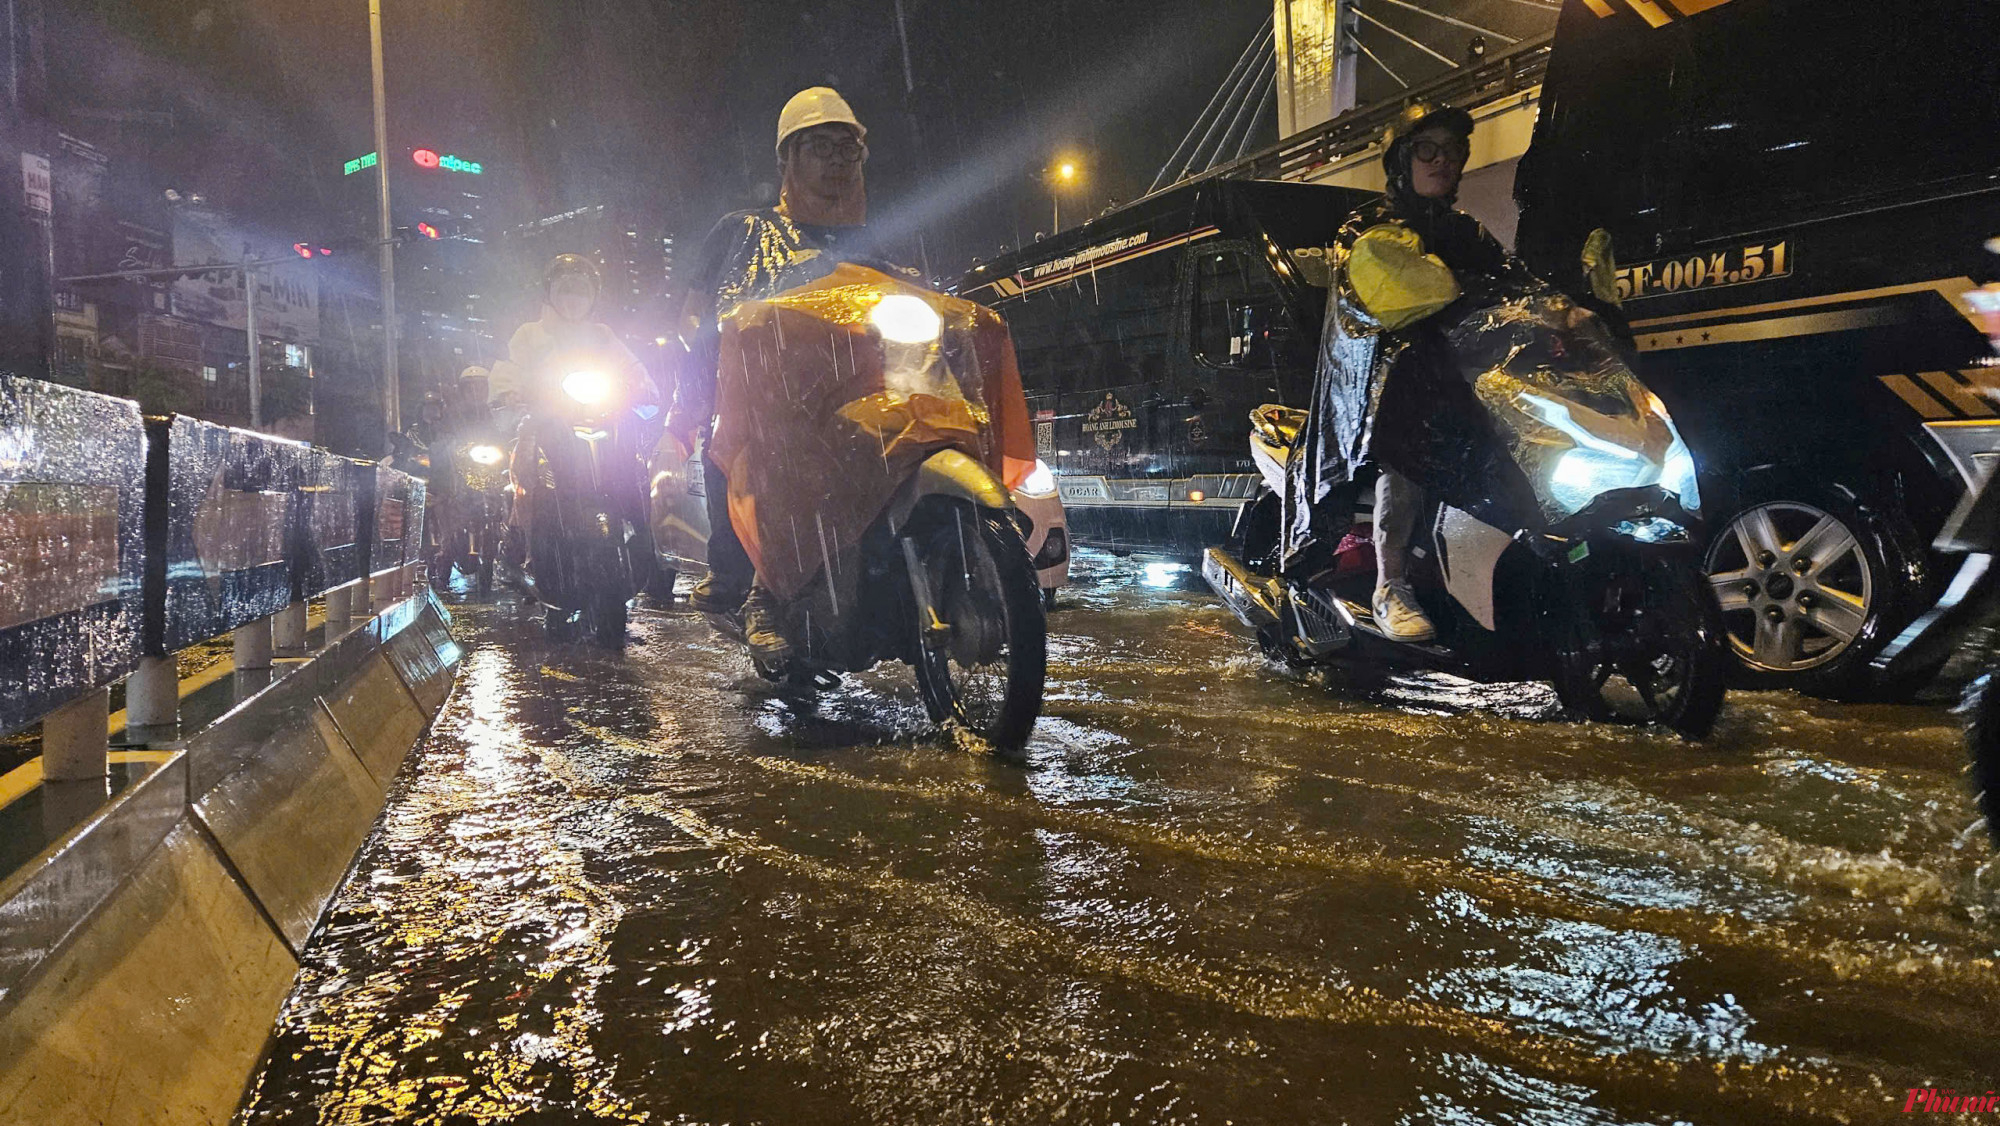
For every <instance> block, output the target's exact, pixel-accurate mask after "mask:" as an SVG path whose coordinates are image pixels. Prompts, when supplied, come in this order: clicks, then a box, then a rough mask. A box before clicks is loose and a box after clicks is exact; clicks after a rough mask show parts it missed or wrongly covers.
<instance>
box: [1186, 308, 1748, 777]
mask: <svg viewBox="0 0 2000 1126" xmlns="http://www.w3.org/2000/svg"><path fill="white" fill-rule="evenodd" d="M1560 300H1561V299H1559V298H1547V297H1532V298H1521V299H1518V300H1514V301H1510V302H1507V303H1504V304H1503V305H1501V306H1498V307H1495V308H1487V309H1478V308H1474V309H1472V310H1470V311H1468V312H1466V313H1464V314H1463V319H1462V320H1461V321H1459V322H1458V324H1457V326H1456V327H1454V328H1453V329H1452V330H1451V331H1450V333H1449V334H1448V335H1449V336H1450V338H1451V340H1452V343H1453V345H1454V347H1455V348H1456V349H1457V353H1456V354H1457V355H1458V356H1459V357H1460V358H1461V360H1462V362H1464V363H1466V364H1467V366H1468V367H1469V368H1470V369H1471V370H1473V371H1476V372H1478V373H1479V374H1478V377H1477V379H1475V380H1469V382H1470V383H1471V384H1472V386H1473V387H1474V390H1475V394H1476V397H1477V398H1478V400H1479V402H1480V405H1481V406H1482V407H1483V408H1484V409H1485V411H1486V412H1487V415H1488V421H1489V422H1490V424H1491V425H1492V427H1493V429H1494V430H1495V431H1496V432H1497V433H1499V434H1500V435H1502V441H1503V443H1504V444H1505V445H1506V447H1507V453H1508V454H1510V455H1511V459H1510V460H1511V462H1512V463H1513V467H1515V468H1518V471H1519V472H1520V474H1521V476H1522V477H1523V478H1525V484H1526V487H1527V491H1528V492H1529V493H1532V496H1533V501H1534V506H1535V513H1534V515H1533V517H1532V518H1530V519H1529V520H1528V521H1527V523H1526V524H1525V525H1524V526H1523V527H1521V528H1519V529H1518V530H1517V531H1515V532H1514V533H1512V534H1510V533H1509V532H1507V531H1503V530H1502V529H1501V528H1499V527H1496V526H1494V525H1493V524H1492V523H1489V522H1486V521H1484V520H1481V519H1480V518H1478V517H1476V516H1474V515H1472V514H1471V513H1470V512H1467V511H1465V510H1463V509H1461V508H1457V507H1454V506H1453V505H1451V504H1449V503H1446V502H1444V501H1442V500H1440V499H1438V498H1437V497H1434V496H1431V497H1427V501H1426V507H1425V508H1424V510H1423V512H1422V514H1421V516H1419V518H1418V520H1417V522H1416V534H1415V535H1414V536H1413V538H1412V544H1411V550H1410V553H1409V554H1410V560H1409V573H1408V578H1409V581H1410V583H1411V585H1412V587H1413V588H1414V590H1415V592H1416V595H1417V597H1418V599H1419V601H1420V602H1421V604H1422V606H1423V608H1424V610H1425V612H1426V614H1427V616H1429V617H1430V618H1431V620H1432V622H1433V623H1434V624H1435V626H1436V630H1437V633H1436V637H1435V638H1434V639H1433V640H1428V641H1421V642H1414V641H1407V640H1400V639H1396V638H1392V637H1391V636H1389V635H1388V634H1387V633H1386V632H1385V631H1384V630H1383V629H1382V628H1381V627H1380V626H1378V625H1377V624H1376V622H1375V620H1374V616H1373V613H1372V611H1371V608H1370V607H1371V604H1372V595H1373V592H1374V588H1375V583H1376V566H1375V558H1374V545H1373V542H1372V537H1371V535H1370V529H1369V528H1368V527H1367V526H1366V523H1365V521H1366V519H1367V517H1364V515H1363V514H1361V513H1356V514H1355V517H1354V520H1355V523H1354V525H1353V527H1352V528H1351V529H1350V530H1348V531H1347V532H1346V534H1345V535H1344V536H1342V537H1341V538H1340V539H1339V540H1338V544H1337V546H1336V547H1335V548H1334V549H1333V551H1332V552H1331V562H1330V564H1328V565H1326V566H1324V567H1316V569H1315V570H1314V572H1313V573H1311V574H1299V573H1291V572H1288V571H1286V570H1285V569H1284V568H1282V567H1280V566H1279V556H1280V555H1281V551H1280V546H1281V544H1280V541H1281V539H1282V538H1283V537H1282V532H1281V524H1282V521H1283V509H1284V498H1285V495H1286V484H1287V475H1288V465H1289V462H1290V460H1291V459H1292V457H1293V456H1294V453H1295V450H1297V449H1298V447H1299V445H1300V435H1301V431H1302V430H1303V429H1304V427H1305V424H1306V412H1305V411H1301V410H1294V409H1290V408H1286V407H1283V406H1277V405H1268V406H1264V407H1260V408H1258V409H1257V410H1256V411H1255V412H1253V414H1252V434H1251V439H1250V447H1251V448H1250V454H1251V459H1252V461H1253V462H1254V463H1255V464H1256V466H1257V467H1258V470H1259V475H1260V476H1261V477H1262V479H1263V481H1262V485H1261V486H1260V489H1259V492H1258V493H1257V495H1256V496H1255V497H1253V498H1252V499H1251V500H1249V501H1246V502H1245V503H1244V504H1243V506H1242V507H1241V509H1240V510H1239V512H1238V515H1237V519H1236V523H1235V526H1234V529H1233V531H1232V533H1231V537H1230V540H1229V543H1228V544H1227V545H1226V546H1223V547H1214V548H1210V549H1209V550H1208V551H1207V553H1206V555H1205V557H1204V559H1203V565H1202V572H1203V576H1204V577H1205V578H1206V579H1207V580H1208V583H1209V585H1210V586H1211V587H1212V588H1214V590H1215V592H1216V593H1217V595H1219V596H1220V597H1221V598H1222V600H1223V601H1224V602H1225V603H1226V604H1227V605H1228V606H1229V608H1230V609H1231V610H1232V611H1233V612H1234V613H1235V615H1236V617H1237V618H1238V619H1239V620H1241V621H1242V622H1243V623H1244V624H1245V625H1247V626H1249V627H1250V628H1251V629H1253V630H1255V631H1256V633H1257V637H1258V640H1259V643H1260V644H1261V645H1262V646H1263V648H1264V649H1265V651H1266V652H1268V653H1271V654H1273V655H1275V656H1278V657H1280V658H1282V659H1284V660H1285V661H1287V662H1288V663H1291V664H1294V665H1300V666H1309V665H1329V666H1341V667H1346V668H1348V669H1351V670H1354V671H1358V672H1361V673H1363V674H1364V675H1366V674H1376V675H1379V674H1382V673H1386V672H1388V671H1391V670H1397V669H1429V670H1435V671H1440V672H1446V673H1451V674H1454V675H1457V676H1461V677H1465V678H1467V679H1470V680H1475V681H1480V682H1484V683H1494V682H1504V681H1520V680H1545V681H1549V682H1551V683H1552V684H1553V685H1554V687H1555V689H1556V693H1557V696H1558V697H1559V699H1560V700H1561V701H1562V703H1563V705H1564V707H1565V709H1566V710H1567V711H1568V712H1569V713H1570V714H1572V715H1574V716H1578V717H1581V718H1586V719H1590V720H1597V721H1605V722H1624V723H1635V724H1660V725H1664V726H1666V727H1669V728H1671V729H1673V730H1674V731H1676V732H1678V733H1679V734H1680V735H1682V736H1683V737H1685V738H1689V739H1699V738H1702V737H1703V736H1705V735H1707V734H1708V732H1709V730H1710V729H1711V728H1712V727H1713V725H1714V723H1715V720H1716V716H1717V714H1718V712H1719V711H1720V709H1721V705H1722V699H1723V694H1724V687H1725V676H1726V672H1727V669H1728V655H1727V652H1726V650H1725V649H1724V642H1723V632H1722V622H1721V611H1720V608H1719V606H1718V604H1717V601H1716V599H1715V597H1714V595H1713V594H1712V593H1711V592H1710V590H1709V585H1708V582H1707V580H1706V578H1705V576H1704V575H1703V573H1702V570H1701V559H1700V557H1699V555H1698V554H1697V552H1696V550H1695V546H1694V545H1695V542H1696V541H1695V539H1694V538H1693V537H1692V536H1691V530H1692V528H1693V526H1694V520H1695V516H1694V513H1693V512H1692V511H1691V510H1693V509H1698V507H1699V504H1700V500H1699V494H1698V490H1697V487H1696V483H1695V472H1694V462H1693V459H1692V458H1691V457H1690V455H1689V453H1688V450H1687V447H1686V445H1685V444H1684V443H1683V442H1682V441H1681V439H1680V437H1679V435H1678V433H1676V432H1675V430H1674V428H1673V424H1672V421H1671V419H1669V418H1668V416H1667V412H1666V408H1665V406H1664V404H1662V403H1661V402H1660V400H1659V399H1658V398H1657V397H1655V396H1654V395H1653V394H1652V393H1651V392H1650V391H1648V390H1646V388H1644V387H1643V386H1641V385H1640V384H1639V383H1638V381H1637V379H1636V378H1634V377H1632V375H1631V373H1630V371H1629V369H1627V368H1626V367H1625V366H1624V365H1623V363H1622V361H1619V360H1617V359H1616V358H1615V356H1616V353H1615V351H1614V350H1613V349H1612V348H1611V346H1610V344H1609V338H1608V336H1599V337H1596V338H1595V340H1594V341H1593V340H1591V339H1577V338H1574V336H1572V335H1570V334H1573V333H1576V332H1583V333H1602V331H1603V330H1602V326H1601V325H1600V324H1597V323H1596V322H1594V321H1587V322H1586V321H1578V320H1576V319H1575V318H1574V316H1573V314H1571V313H1570V312H1569V311H1568V309H1567V307H1566V306H1563V305H1561V304H1560ZM1539 302H1555V303H1556V304H1550V305H1545V306H1539V307H1538V305H1537V303H1539ZM1513 471H1514V469H1513V468H1509V469H1508V470H1507V472H1510V473H1511V472H1513ZM1356 483H1357V484H1361V483H1365V481H1362V480H1357V482H1356ZM1369 495H1372V492H1371V493H1370V494H1369Z"/></svg>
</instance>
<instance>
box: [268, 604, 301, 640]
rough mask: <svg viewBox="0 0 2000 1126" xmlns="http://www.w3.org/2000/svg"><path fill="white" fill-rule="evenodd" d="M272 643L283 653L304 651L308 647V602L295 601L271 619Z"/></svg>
mask: <svg viewBox="0 0 2000 1126" xmlns="http://www.w3.org/2000/svg"><path fill="white" fill-rule="evenodd" d="M271 645H272V647H273V648H275V649H277V650H278V651H279V652H281V653H303V652H304V651H305V648H306V604H305V603H303V602H294V603H292V604H291V605H290V606H287V607H285V608H284V609H282V610H280V611H278V613H277V616H276V617H274V618H272V619H271Z"/></svg>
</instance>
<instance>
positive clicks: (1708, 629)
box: [1554, 557, 1734, 741]
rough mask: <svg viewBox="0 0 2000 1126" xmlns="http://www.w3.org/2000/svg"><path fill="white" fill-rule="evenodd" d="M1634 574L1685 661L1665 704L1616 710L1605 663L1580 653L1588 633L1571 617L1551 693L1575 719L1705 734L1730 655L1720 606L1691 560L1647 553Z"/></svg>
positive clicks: (1695, 736)
mask: <svg viewBox="0 0 2000 1126" xmlns="http://www.w3.org/2000/svg"><path fill="white" fill-rule="evenodd" d="M1641 575H1642V578H1643V581H1644V583H1645V587H1646V595H1647V602H1648V603H1649V604H1650V605H1651V607H1652V608H1653V609H1654V611H1655V612H1658V613H1662V614H1664V615H1666V617H1667V618H1668V620H1669V622H1670V625H1669V627H1668V628H1669V630H1670V632H1671V635H1672V636H1673V637H1674V638H1675V641H1674V644H1673V649H1674V650H1675V652H1674V654H1673V656H1674V658H1675V659H1676V660H1678V661H1680V662H1683V663H1684V664H1685V665H1686V672H1685V674H1684V675H1683V677H1682V679H1681V683H1680V685H1679V691H1678V692H1677V693H1676V694H1675V695H1674V697H1673V698H1672V699H1671V700H1670V701H1668V702H1667V704H1666V706H1665V707H1663V708H1661V707H1654V708H1653V710H1651V711H1649V712H1647V713H1645V714H1644V715H1643V716H1636V717H1635V716H1633V715H1631V714H1628V713H1626V712H1623V711H1620V710H1619V709H1618V708H1616V707H1615V706H1613V704H1612V703H1611V701H1610V700H1609V699H1607V698H1606V696H1605V695H1604V687H1605V682H1606V677H1607V673H1606V672H1605V671H1604V669H1605V666H1602V665H1600V664H1598V663H1597V662H1595V661H1594V660H1592V659H1591V658H1590V657H1589V656H1587V653H1588V652H1589V649H1590V646H1591V642H1590V639H1589V638H1587V637H1585V636H1582V635H1581V634H1580V633H1579V632H1576V631H1579V630H1583V629H1587V628H1588V626H1586V625H1584V624H1582V623H1578V622H1572V623H1571V632H1570V634H1569V636H1568V637H1565V638H1563V639H1562V640H1560V641H1559V642H1558V647H1559V649H1560V650H1561V651H1560V652H1559V653H1558V655H1557V661H1556V666H1557V668H1556V675H1555V678H1554V681H1555V689H1556V695H1557V697H1558V698H1559V699H1560V700H1561V701H1562V704H1563V707H1564V708H1565V709H1566V710H1567V711H1568V712H1569V713H1570V714H1571V715H1574V716H1577V717H1579V718H1582V719H1587V720H1591V721H1593V722H1597V723H1639V724H1657V725H1659V726H1663V727H1668V728H1671V729H1672V730H1673V731H1674V733H1675V734H1677V735H1679V736H1680V737H1681V738H1683V739H1686V740H1689V741H1698V740H1701V739H1704V738H1707V736H1708V734H1709V732H1710V731H1712V730H1714V728H1715V721H1716V718H1717V717H1718V716H1719V715H1720V714H1721V712H1722V700H1723V697H1724V695H1725V694H1726V693H1727V691H1728V687H1729V678H1730V674H1731V672H1732V669H1731V666H1732V665H1733V663H1734V662H1733V660H1732V658H1731V657H1730V654H1729V649H1728V645H1727V643H1726V641H1725V640H1724V634H1723V625H1722V610H1721V607H1720V606H1718V605H1717V603H1716V601H1715V599H1714V597H1712V596H1711V595H1710V594H1709V591H1708V588H1707V584H1706V581H1705V576H1703V575H1700V574H1697V573H1696V572H1695V570H1694V568H1693V567H1692V566H1689V565H1684V564H1677V563H1676V562H1675V561H1674V560H1672V559H1668V558H1659V557H1655V558H1651V559H1647V560H1645V561H1644V563H1643V565H1642V569H1641ZM1644 699H1645V701H1646V703H1647V704H1648V705H1649V706H1652V705H1653V704H1654V701H1653V699H1652V696H1651V695H1650V693H1647V694H1645V695H1644Z"/></svg>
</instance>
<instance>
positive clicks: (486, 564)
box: [479, 551, 493, 598]
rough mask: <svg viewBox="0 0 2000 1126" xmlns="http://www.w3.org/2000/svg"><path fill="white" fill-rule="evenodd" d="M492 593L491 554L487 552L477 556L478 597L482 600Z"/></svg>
mask: <svg viewBox="0 0 2000 1126" xmlns="http://www.w3.org/2000/svg"><path fill="white" fill-rule="evenodd" d="M492 593H493V553H492V552H491V551H487V552H482V553H481V554H480V556H479V594H480V597H482V598H483V597H485V596H486V595H489V594H492Z"/></svg>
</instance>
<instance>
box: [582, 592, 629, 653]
mask: <svg viewBox="0 0 2000 1126" xmlns="http://www.w3.org/2000/svg"><path fill="white" fill-rule="evenodd" d="M625 619H626V606H625V600H624V599H623V598H620V597H618V596H617V595H616V594H615V593H612V594H600V595H599V596H598V600H597V605H595V606H593V607H591V609H590V630H591V635H592V637H594V638H595V639H596V641H597V643H598V644H599V645H602V646H603V647H604V648H606V649H623V648H624V647H625Z"/></svg>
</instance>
